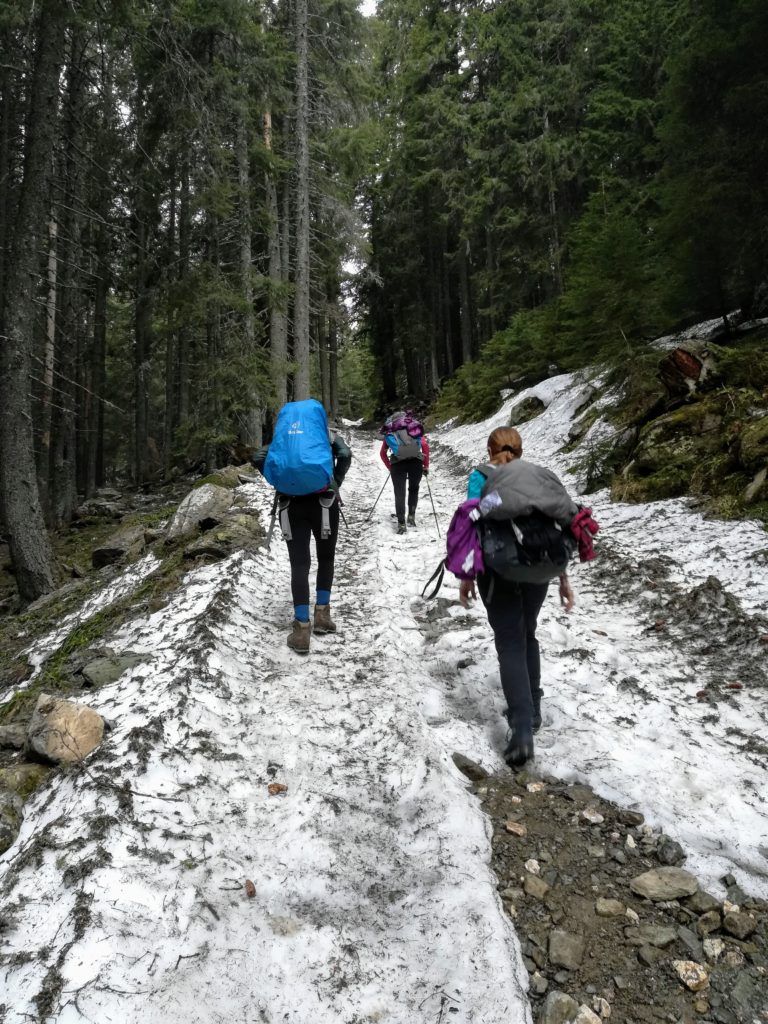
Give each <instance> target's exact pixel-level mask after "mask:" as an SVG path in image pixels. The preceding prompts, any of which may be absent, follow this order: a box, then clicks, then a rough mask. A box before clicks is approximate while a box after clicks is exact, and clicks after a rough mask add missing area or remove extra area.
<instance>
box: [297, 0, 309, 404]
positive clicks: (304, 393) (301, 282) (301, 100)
mask: <svg viewBox="0 0 768 1024" xmlns="http://www.w3.org/2000/svg"><path fill="white" fill-rule="evenodd" d="M295 10H296V291H295V296H294V307H293V358H294V361H295V363H296V373H295V375H294V382H293V397H294V399H295V400H296V401H301V400H302V399H304V398H309V298H310V272H309V260H310V252H309V249H310V243H309V233H310V224H309V46H308V41H307V18H308V13H307V0H296V7H295Z"/></svg>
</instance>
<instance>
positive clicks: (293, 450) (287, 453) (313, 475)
mask: <svg viewBox="0 0 768 1024" xmlns="http://www.w3.org/2000/svg"><path fill="white" fill-rule="evenodd" d="M264 477H265V479H266V480H267V481H268V482H269V483H270V484H272V486H273V487H274V488H275V490H276V491H278V492H279V493H280V494H291V495H294V496H296V495H300V494H317V493H319V492H321V491H324V490H326V489H327V487H328V486H329V485H330V483H331V481H332V480H333V454H332V452H331V442H330V441H329V440H328V419H327V417H326V415H325V409H324V408H323V407H322V405H321V404H320V403H319V402H318V401H316V400H315V399H314V398H308V399H306V400H305V401H303V402H288V403H287V404H286V405H284V406H283V408H282V409H281V410H280V412H279V413H278V414H277V420H276V422H275V430H274V434H273V437H272V441H271V442H270V445H269V451H268V452H267V458H266V460H265V462H264Z"/></svg>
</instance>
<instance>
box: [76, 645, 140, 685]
mask: <svg viewBox="0 0 768 1024" xmlns="http://www.w3.org/2000/svg"><path fill="white" fill-rule="evenodd" d="M147 660H148V659H147V657H146V655H144V654H133V653H131V652H130V651H126V653H125V654H115V655H112V656H108V657H104V658H94V660H93V661H89V662H88V664H87V665H85V666H83V669H82V674H83V678H84V679H85V681H86V682H87V683H88V684H89V685H90V686H106V685H108V684H109V683H115V682H117V680H118V679H119V678H120V676H121V675H122V674H123V672H126V671H127V670H128V669H129V668H134V667H135V666H136V665H141V664H142V662H145V661H147Z"/></svg>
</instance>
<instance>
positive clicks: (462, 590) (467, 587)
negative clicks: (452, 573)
mask: <svg viewBox="0 0 768 1024" xmlns="http://www.w3.org/2000/svg"><path fill="white" fill-rule="evenodd" d="M470 598H471V599H472V600H473V601H476V600H477V591H476V590H475V581H474V580H462V581H461V583H460V584H459V600H460V601H461V604H462V607H463V608H469V601H470Z"/></svg>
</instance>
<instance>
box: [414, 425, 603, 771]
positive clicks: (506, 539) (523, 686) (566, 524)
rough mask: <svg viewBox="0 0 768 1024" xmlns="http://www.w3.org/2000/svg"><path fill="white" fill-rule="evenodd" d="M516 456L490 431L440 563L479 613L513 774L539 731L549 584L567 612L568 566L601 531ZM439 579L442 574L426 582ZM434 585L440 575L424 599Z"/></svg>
mask: <svg viewBox="0 0 768 1024" xmlns="http://www.w3.org/2000/svg"><path fill="white" fill-rule="evenodd" d="M522 454H523V445H522V440H521V438H520V434H519V433H518V432H517V431H516V430H515V429H514V428H512V427H498V428H497V429H496V430H494V431H493V432H492V433H491V435H490V437H489V438H488V462H487V463H486V464H484V465H481V466H479V467H478V468H477V469H475V470H473V471H472V473H471V474H470V477H469V481H468V486H467V500H466V501H465V502H463V504H462V505H460V506H459V508H458V509H457V510H456V512H455V514H454V517H453V520H452V522H451V526H450V528H449V530H448V537H447V555H446V558H445V559H444V562H443V563H441V566H442V567H444V568H447V569H448V570H449V571H450V572H452V573H454V575H455V576H458V578H459V579H460V580H461V584H460V587H459V595H460V599H461V603H462V605H464V607H465V608H466V607H469V601H470V599H471V598H476V597H477V593H478V591H479V593H480V597H481V599H482V601H483V604H484V606H485V609H486V612H487V615H488V621H489V623H490V625H491V629H492V630H493V636H494V641H495V645H496V653H497V655H498V659H499V674H500V676H501V686H502V689H503V691H504V696H505V697H506V700H507V711H506V716H507V722H508V725H509V730H510V732H509V738H508V742H507V746H506V749H505V751H504V759H505V760H506V762H507V764H508V765H509V766H510V767H512V768H520V767H522V766H523V765H524V764H525V763H526V762H527V761H529V760H530V759H531V758H532V757H533V754H534V747H533V736H534V733H536V732H538V730H539V729H540V727H541V697H542V690H541V662H540V652H539V641H538V638H537V636H536V628H537V624H538V616H539V612H540V611H541V607H542V605H543V603H544V599H545V597H546V595H547V590H548V587H549V584H550V582H551V581H552V580H553V579H555V578H559V589H560V601H561V603H562V605H563V607H564V608H565V610H566V611H570V610H571V608H572V607H573V605H574V596H573V590H572V589H571V585H570V582H569V580H568V573H567V568H568V563H569V561H570V559H571V558H572V557H573V556H574V555H575V553H576V551H577V550H578V552H579V557H580V559H581V560H582V561H590V560H591V559H592V558H594V549H593V546H592V539H593V537H594V535H595V534H596V533H597V531H598V529H599V527H598V525H597V523H596V522H595V521H594V519H592V516H591V511H590V510H589V509H583V508H580V506H578V505H577V504H576V503H575V502H574V501H573V500H572V498H571V497H570V495H569V494H568V492H567V491H566V489H565V488H564V487H563V485H562V483H561V482H560V480H559V479H558V478H557V477H556V476H555V474H554V473H552V472H551V471H550V470H548V469H545V468H544V467H542V466H537V465H534V463H532V462H527V461H525V460H523V458H522ZM439 574H441V567H438V571H437V572H436V573H435V575H434V576H433V579H435V578H437V577H438V575H439ZM441 580H442V575H439V579H438V586H437V587H436V588H435V591H433V594H432V595H430V596H434V594H435V593H437V589H438V588H439V585H440V582H441ZM431 582H432V580H430V583H431ZM428 586H429V583H428V584H427V587H428ZM424 589H425V591H426V589H427V588H426V587H425V588H424Z"/></svg>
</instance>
